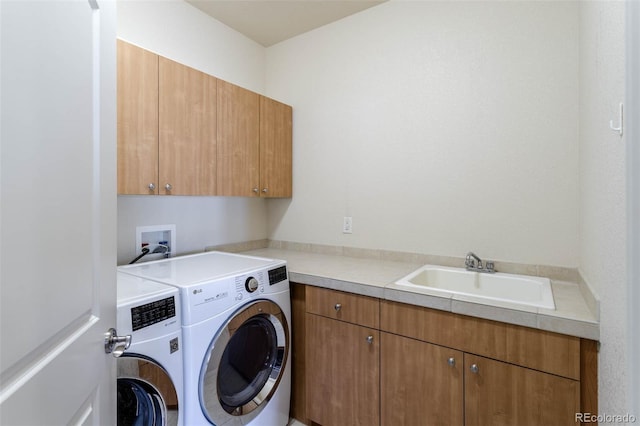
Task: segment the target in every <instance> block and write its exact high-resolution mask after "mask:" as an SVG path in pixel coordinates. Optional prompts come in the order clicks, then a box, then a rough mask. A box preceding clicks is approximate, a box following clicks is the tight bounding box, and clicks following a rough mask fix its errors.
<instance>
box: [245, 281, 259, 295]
mask: <svg viewBox="0 0 640 426" xmlns="http://www.w3.org/2000/svg"><path fill="white" fill-rule="evenodd" d="M259 284H260V283H258V280H257V279H255V278H254V277H249V278H247V280H246V281H245V283H244V288H245V289H246V290H247V291H248V292H249V293H253V292H254V291H256V290H257V289H258V286H259Z"/></svg>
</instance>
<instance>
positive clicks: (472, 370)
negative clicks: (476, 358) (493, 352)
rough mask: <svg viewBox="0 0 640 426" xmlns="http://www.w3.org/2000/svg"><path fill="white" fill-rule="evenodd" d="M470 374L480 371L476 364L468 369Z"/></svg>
mask: <svg viewBox="0 0 640 426" xmlns="http://www.w3.org/2000/svg"><path fill="white" fill-rule="evenodd" d="M469 369H470V370H471V372H472V373H475V374H477V373H478V371H480V369H479V368H478V364H471V368H469Z"/></svg>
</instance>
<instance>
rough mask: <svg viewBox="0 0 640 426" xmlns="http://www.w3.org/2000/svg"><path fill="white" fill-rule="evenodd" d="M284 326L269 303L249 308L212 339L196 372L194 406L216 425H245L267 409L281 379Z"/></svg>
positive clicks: (286, 331) (286, 332)
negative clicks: (197, 382) (196, 400)
mask: <svg viewBox="0 0 640 426" xmlns="http://www.w3.org/2000/svg"><path fill="white" fill-rule="evenodd" d="M288 353H289V326H288V324H287V320H286V318H285V315H284V313H283V312H282V310H281V309H280V307H279V306H278V305H277V304H275V303H274V302H272V301H269V300H257V301H254V302H251V303H249V304H247V305H245V306H243V307H242V308H241V309H239V310H238V311H237V312H236V313H235V314H234V315H232V316H231V318H230V319H229V321H228V322H227V323H226V324H225V325H224V326H223V327H222V328H221V330H219V331H218V333H217V334H216V336H215V337H214V338H213V340H212V342H211V344H210V345H209V349H208V351H207V356H205V360H204V363H203V366H202V369H201V372H200V389H199V394H200V404H201V406H202V410H203V412H204V414H205V415H206V417H207V419H208V420H209V421H210V422H211V423H213V424H215V425H217V424H225V425H226V424H246V423H247V422H249V421H251V419H252V418H254V417H255V416H257V415H258V414H259V413H260V412H261V411H262V409H264V407H265V406H266V405H267V404H268V402H269V400H270V399H271V397H272V396H273V394H274V392H275V391H276V389H277V387H278V384H279V383H280V380H281V378H282V374H283V373H284V368H285V365H286V363H287V357H288Z"/></svg>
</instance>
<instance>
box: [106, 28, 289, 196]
mask: <svg viewBox="0 0 640 426" xmlns="http://www.w3.org/2000/svg"><path fill="white" fill-rule="evenodd" d="M291 120H292V110H291V107H290V106H288V105H285V104H282V103H280V102H277V101H274V100H272V99H269V98H266V97H264V96H261V95H258V94H257V93H254V92H251V91H249V90H246V89H243V88H242V87H239V86H236V85H234V84H231V83H227V82H225V81H222V80H219V79H217V78H215V77H212V76H210V75H208V74H205V73H203V72H200V71H198V70H195V69H193V68H190V67H187V66H185V65H182V64H179V63H177V62H175V61H172V60H169V59H167V58H163V57H161V56H158V55H156V54H154V53H152V52H149V51H147V50H145V49H142V48H139V47H136V46H134V45H131V44H129V43H126V42H124V41H122V40H118V194H131V195H146V194H161V195H170V194H173V195H227V196H251V197H253V196H261V197H291V192H292V191H291V172H292V169H291V167H292V166H291V149H292V148H291V142H292V140H291V139H292V138H291V128H292V121H291Z"/></svg>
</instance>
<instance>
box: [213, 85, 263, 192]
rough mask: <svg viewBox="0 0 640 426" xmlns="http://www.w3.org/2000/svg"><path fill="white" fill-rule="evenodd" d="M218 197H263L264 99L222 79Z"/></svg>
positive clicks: (219, 110)
mask: <svg viewBox="0 0 640 426" xmlns="http://www.w3.org/2000/svg"><path fill="white" fill-rule="evenodd" d="M217 113H218V195H226V196H245V197H246V196H259V195H260V189H259V188H260V174H259V173H260V151H259V150H260V129H259V125H260V96H259V95H258V94H257V93H254V92H251V91H249V90H246V89H243V88H242V87H239V86H236V85H234V84H231V83H227V82H226V81H222V80H218V112H217Z"/></svg>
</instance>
